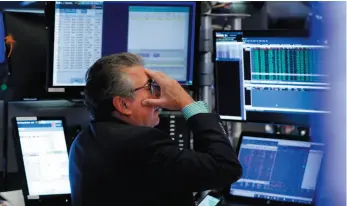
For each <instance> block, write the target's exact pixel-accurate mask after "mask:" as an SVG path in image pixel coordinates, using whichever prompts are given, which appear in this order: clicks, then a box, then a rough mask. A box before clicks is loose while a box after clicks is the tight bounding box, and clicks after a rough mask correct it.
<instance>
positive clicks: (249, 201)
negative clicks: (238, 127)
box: [222, 132, 324, 206]
mask: <svg viewBox="0 0 347 206" xmlns="http://www.w3.org/2000/svg"><path fill="white" fill-rule="evenodd" d="M245 136H248V137H261V138H269V139H279V140H281V139H282V140H292V141H302V142H312V139H311V137H309V136H293V135H282V134H269V133H261V132H242V133H241V135H240V139H239V140H238V143H237V148H236V154H237V157H238V156H239V152H240V147H241V144H242V140H243V137H245ZM323 159H324V156H323ZM322 165H323V163H321V169H320V172H319V174H318V177H319V176H320V175H321V171H322ZM230 187H231V185H229V186H228V187H227V188H224V190H223V191H222V193H223V196H224V198H225V200H226V201H227V202H240V203H243V204H250V205H285V206H307V205H308V204H302V203H290V202H281V201H276V200H267V199H257V198H248V197H242V196H233V195H231V194H230V193H229V192H230ZM316 194H317V188H316V191H315V195H314V197H313V200H312V204H313V205H314V204H315V201H316Z"/></svg>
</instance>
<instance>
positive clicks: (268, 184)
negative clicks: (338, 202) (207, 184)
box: [229, 136, 324, 204]
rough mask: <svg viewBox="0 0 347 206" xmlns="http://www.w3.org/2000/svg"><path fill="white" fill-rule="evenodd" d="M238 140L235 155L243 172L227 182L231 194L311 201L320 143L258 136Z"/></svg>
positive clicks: (304, 202) (320, 152) (257, 197)
mask: <svg viewBox="0 0 347 206" xmlns="http://www.w3.org/2000/svg"><path fill="white" fill-rule="evenodd" d="M240 141H241V143H240V145H239V148H238V150H239V153H238V158H239V161H240V163H241V165H242V167H243V175H242V177H241V179H240V180H238V181H237V182H236V183H234V184H232V185H231V187H230V191H229V193H230V194H231V195H233V196H238V197H244V198H252V199H260V200H270V201H276V202H287V203H301V204H311V203H312V201H313V199H314V195H315V190H316V183H317V178H318V174H319V171H320V168H321V162H322V158H323V149H324V144H322V143H314V142H309V141H298V140H288V139H277V138H276V139H274V138H267V137H261V136H243V137H242V139H241V140H240Z"/></svg>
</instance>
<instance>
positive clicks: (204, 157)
mask: <svg viewBox="0 0 347 206" xmlns="http://www.w3.org/2000/svg"><path fill="white" fill-rule="evenodd" d="M153 80H154V82H156V83H157V84H158V85H159V86H160V91H159V90H156V89H155V87H154V84H153ZM86 81H87V82H86V87H85V102H86V106H87V108H88V110H89V111H90V113H91V115H92V117H93V120H92V122H91V123H90V125H89V127H88V129H86V130H84V131H82V132H81V133H80V134H79V135H78V136H77V137H76V139H75V140H74V142H73V144H72V147H71V150H70V166H69V168H70V182H71V193H72V202H73V206H87V205H93V206H94V205H115V206H118V205H119V206H123V205H127V206H129V205H130V206H131V205H134V206H135V205H136V206H139V205H148V206H149V205H150V206H171V205H172V206H192V205H193V197H192V193H193V192H196V191H203V190H207V189H213V188H221V187H224V186H228V185H230V184H231V183H233V182H235V181H237V180H238V179H239V178H240V177H241V174H242V168H241V165H240V163H239V162H238V160H237V156H236V154H235V152H234V151H233V149H232V147H231V145H230V142H229V140H228V138H227V135H226V134H225V132H224V130H223V128H222V127H221V123H220V119H219V116H218V115H217V114H211V113H208V109H207V107H206V105H205V104H204V103H203V102H194V100H193V99H192V98H191V97H190V96H189V95H188V94H187V93H186V92H185V90H184V89H183V88H182V87H181V86H180V85H179V84H178V83H177V81H175V80H173V79H171V78H169V77H168V76H166V75H164V74H162V73H159V72H155V71H150V70H146V69H145V68H144V66H143V62H142V60H141V58H140V57H138V56H136V55H134V54H130V53H121V54H115V55H111V56H106V57H103V58H101V59H99V60H98V61H97V62H95V64H94V65H93V66H92V67H91V68H90V69H89V70H88V72H87V75H86ZM159 96H160V97H159ZM159 108H167V109H170V110H182V112H183V114H184V116H185V118H186V119H187V123H188V125H189V127H190V129H191V130H192V131H193V133H194V149H195V151H193V150H182V151H181V150H179V148H178V146H176V145H175V143H174V142H173V141H172V140H171V138H169V136H168V135H166V134H165V133H163V132H161V131H159V130H157V129H155V128H153V127H154V126H155V125H157V124H158V123H159Z"/></svg>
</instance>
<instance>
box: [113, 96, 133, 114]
mask: <svg viewBox="0 0 347 206" xmlns="http://www.w3.org/2000/svg"><path fill="white" fill-rule="evenodd" d="M112 103H113V106H114V107H115V108H116V110H117V111H118V112H119V113H120V114H122V115H125V116H129V115H131V113H132V112H131V110H130V108H129V107H128V104H129V103H128V102H127V101H126V100H125V99H123V98H121V97H113V100H112Z"/></svg>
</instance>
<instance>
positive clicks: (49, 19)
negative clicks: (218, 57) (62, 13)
mask: <svg viewBox="0 0 347 206" xmlns="http://www.w3.org/2000/svg"><path fill="white" fill-rule="evenodd" d="M55 5H56V2H55V1H48V2H46V3H45V18H46V31H47V35H48V48H47V51H48V54H47V66H46V68H47V69H46V85H45V86H46V91H47V92H48V93H51V94H54V95H55V96H57V97H60V98H65V99H76V98H77V99H81V98H83V96H84V87H85V86H53V73H54V71H53V59H54V28H55ZM178 5H179V4H178ZM189 7H193V5H189ZM190 15H191V17H192V16H194V15H195V22H194V24H195V28H193V30H194V35H193V34H191V35H192V37H193V38H194V41H192V42H191V43H193V44H194V47H193V48H192V51H191V53H192V55H193V57H191V58H192V62H193V65H192V68H190V69H191V70H192V71H191V73H192V83H191V84H181V85H182V86H183V87H184V88H186V89H187V90H190V91H197V89H198V85H197V82H198V80H199V79H198V73H197V72H198V69H197V68H198V67H199V43H200V22H201V20H200V18H199V17H200V15H201V2H198V1H195V14H194V13H191V14H190ZM191 17H190V18H191Z"/></svg>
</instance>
